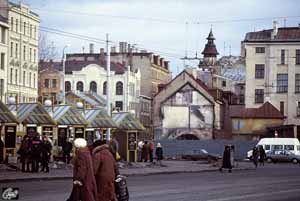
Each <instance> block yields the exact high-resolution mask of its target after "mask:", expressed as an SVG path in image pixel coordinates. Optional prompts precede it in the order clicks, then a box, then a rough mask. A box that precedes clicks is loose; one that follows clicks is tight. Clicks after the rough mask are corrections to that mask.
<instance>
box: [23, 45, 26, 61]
mask: <svg viewBox="0 0 300 201" xmlns="http://www.w3.org/2000/svg"><path fill="white" fill-rule="evenodd" d="M23 60H24V61H26V46H25V45H24V47H23Z"/></svg>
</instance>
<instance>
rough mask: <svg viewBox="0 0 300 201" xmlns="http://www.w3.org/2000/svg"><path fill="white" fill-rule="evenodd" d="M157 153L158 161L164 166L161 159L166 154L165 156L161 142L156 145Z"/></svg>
mask: <svg viewBox="0 0 300 201" xmlns="http://www.w3.org/2000/svg"><path fill="white" fill-rule="evenodd" d="M155 155H156V160H157V162H158V163H159V165H160V166H162V162H161V161H162V160H163V158H164V156H163V149H162V147H161V144H160V143H157V145H156V150H155Z"/></svg>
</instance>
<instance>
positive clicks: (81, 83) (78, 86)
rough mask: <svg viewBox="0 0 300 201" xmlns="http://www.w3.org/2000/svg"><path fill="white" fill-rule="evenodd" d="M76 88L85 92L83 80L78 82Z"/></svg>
mask: <svg viewBox="0 0 300 201" xmlns="http://www.w3.org/2000/svg"><path fill="white" fill-rule="evenodd" d="M76 90H78V91H80V92H83V82H81V81H79V82H77V84H76Z"/></svg>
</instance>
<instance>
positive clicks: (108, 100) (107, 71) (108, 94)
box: [106, 33, 111, 142]
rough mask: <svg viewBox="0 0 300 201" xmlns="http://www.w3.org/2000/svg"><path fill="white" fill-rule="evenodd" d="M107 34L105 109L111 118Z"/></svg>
mask: <svg viewBox="0 0 300 201" xmlns="http://www.w3.org/2000/svg"><path fill="white" fill-rule="evenodd" d="M108 38H109V34H108V33H107V34H106V54H107V57H106V73H107V78H106V83H107V85H106V108H107V113H108V115H109V116H111V108H110V44H109V39H108ZM106 140H107V142H109V141H110V128H108V129H107V132H106Z"/></svg>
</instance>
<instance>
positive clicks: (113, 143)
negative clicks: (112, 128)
mask: <svg viewBox="0 0 300 201" xmlns="http://www.w3.org/2000/svg"><path fill="white" fill-rule="evenodd" d="M109 149H110V152H111V153H112V155H113V156H114V158H115V159H116V160H117V153H118V152H119V142H118V140H117V139H116V137H113V138H112V139H111V140H110V143H109Z"/></svg>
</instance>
